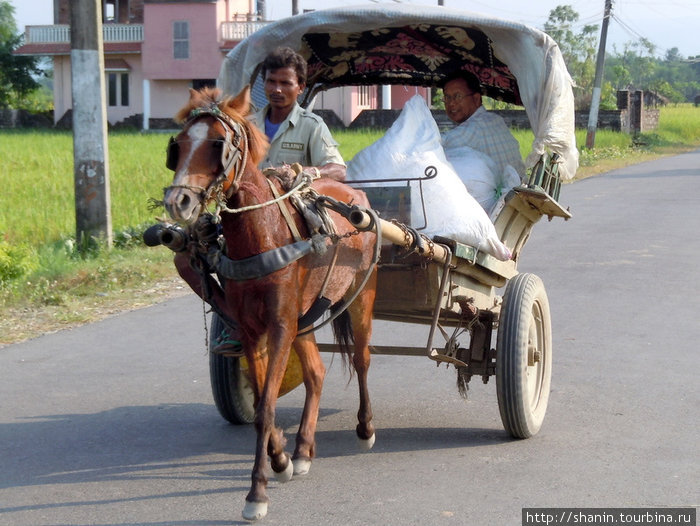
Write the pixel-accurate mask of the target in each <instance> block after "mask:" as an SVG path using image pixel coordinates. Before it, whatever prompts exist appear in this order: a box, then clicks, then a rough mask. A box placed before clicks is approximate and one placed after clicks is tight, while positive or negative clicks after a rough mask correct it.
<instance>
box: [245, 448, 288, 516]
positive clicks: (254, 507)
mask: <svg viewBox="0 0 700 526" xmlns="http://www.w3.org/2000/svg"><path fill="white" fill-rule="evenodd" d="M290 464H291V462H290ZM265 515H267V502H248V501H245V506H244V507H243V518H244V519H245V520H247V521H259V520H260V519H262V518H263V517H264V516H265Z"/></svg>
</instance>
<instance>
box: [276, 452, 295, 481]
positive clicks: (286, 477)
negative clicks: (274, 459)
mask: <svg viewBox="0 0 700 526" xmlns="http://www.w3.org/2000/svg"><path fill="white" fill-rule="evenodd" d="M272 471H275V470H274V469H273V470H272ZM295 472H296V470H295V469H294V463H293V462H292V460H291V459H290V458H289V455H287V467H286V468H284V469H283V470H282V471H280V472H279V473H278V472H277V471H275V478H276V479H277V481H278V482H282V483H284V482H289V481H290V480H292V475H293V474H294V473H295Z"/></svg>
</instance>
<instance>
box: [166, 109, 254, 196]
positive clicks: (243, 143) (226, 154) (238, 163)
mask: <svg viewBox="0 0 700 526" xmlns="http://www.w3.org/2000/svg"><path fill="white" fill-rule="evenodd" d="M205 115H209V116H211V117H214V118H215V119H216V120H217V121H219V123H221V126H222V127H223V128H224V131H225V132H226V135H225V137H224V145H223V148H222V149H221V166H222V171H221V173H220V174H219V175H218V176H217V178H216V179H215V180H214V182H213V183H212V184H210V185H209V187H208V188H203V187H201V186H195V185H171V186H169V187H168V188H166V191H167V190H168V189H170V188H186V189H188V190H193V191H196V192H197V193H198V194H199V195H200V199H201V200H202V201H203V202H206V201H207V200H208V199H209V198H210V197H211V196H212V194H213V193H222V194H224V195H225V196H226V197H227V198H228V197H231V195H232V194H233V193H234V192H235V191H236V190H237V188H238V181H239V180H240V178H241V176H242V175H243V169H244V168H245V165H246V162H247V160H248V135H247V134H246V133H245V130H244V129H243V126H242V125H241V124H239V123H237V122H236V121H234V120H233V119H232V118H231V117H229V116H228V115H226V113H224V112H223V111H221V109H219V107H218V105H217V104H216V103H212V104H210V105H209V106H207V107H204V108H195V109H193V110H192V111H191V112H190V114H189V115H188V117H187V121H185V124H184V126H183V128H186V127H187V126H188V125H190V124H191V123H192V122H193V121H195V120H197V119H198V118H200V117H203V116H205ZM210 140H213V139H210ZM179 156H180V147H179V145H178V141H177V140H175V137H170V141H169V142H168V149H167V156H166V159H165V166H166V167H167V168H168V169H169V170H172V171H175V170H176V169H177V163H178V159H179ZM232 174H233V175H232Z"/></svg>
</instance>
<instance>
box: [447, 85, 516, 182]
mask: <svg viewBox="0 0 700 526" xmlns="http://www.w3.org/2000/svg"><path fill="white" fill-rule="evenodd" d="M442 89H443V95H444V100H445V113H446V114H447V117H449V119H450V120H451V121H452V122H454V123H455V124H456V125H457V126H455V127H454V128H452V129H451V130H448V131H447V132H445V133H443V134H442V145H443V148H444V149H445V154H446V155H447V157H448V159H449V157H450V149H452V148H457V147H460V146H469V147H471V148H473V149H475V150H478V151H480V152H483V153H485V154H486V155H488V156H489V157H491V159H493V161H494V162H495V163H496V174H495V175H497V176H500V175H501V174H503V173H505V170H506V166H508V165H511V166H512V167H513V168H514V169H515V171H516V172H517V173H518V175H519V176H520V178H521V180H524V179H525V163H524V162H523V159H522V157H521V155H520V145H519V144H518V141H517V140H515V137H513V135H512V134H511V133H510V130H509V129H508V126H507V125H506V123H505V121H504V120H503V118H502V117H501V116H500V115H497V114H495V113H490V112H488V111H486V108H484V107H483V106H482V105H481V84H480V82H479V79H477V78H476V76H475V75H473V74H472V73H469V72H466V71H458V72H456V73H454V74H452V75H450V76H449V77H448V78H447V79H446V80H445V82H444V83H443V86H442Z"/></svg>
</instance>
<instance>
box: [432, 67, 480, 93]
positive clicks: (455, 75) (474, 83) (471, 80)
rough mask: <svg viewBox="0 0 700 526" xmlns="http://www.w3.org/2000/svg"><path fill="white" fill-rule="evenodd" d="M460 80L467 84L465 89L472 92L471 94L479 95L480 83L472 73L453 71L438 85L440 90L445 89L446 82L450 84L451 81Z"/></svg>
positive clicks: (461, 70)
mask: <svg viewBox="0 0 700 526" xmlns="http://www.w3.org/2000/svg"><path fill="white" fill-rule="evenodd" d="M458 79H462V80H463V81H464V82H466V83H467V87H468V88H469V89H470V91H472V92H473V93H481V82H479V79H478V78H477V76H476V75H474V73H470V72H469V71H464V70H463V69H460V70H457V71H453V72H452V73H450V74H449V75H447V76H446V77H445V78H444V79H443V81H442V82H441V83H440V87H441V88H443V89H444V88H445V84H447V83H448V82H452V81H453V80H458Z"/></svg>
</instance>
